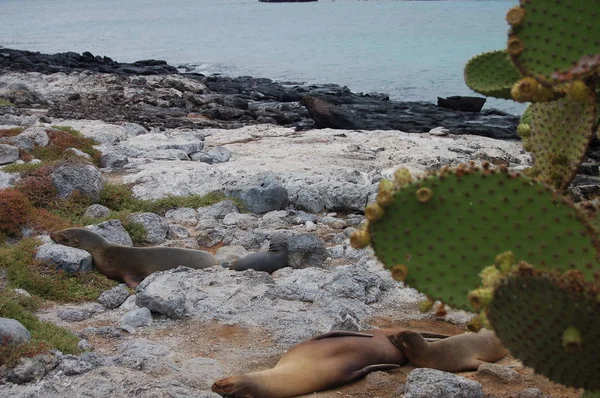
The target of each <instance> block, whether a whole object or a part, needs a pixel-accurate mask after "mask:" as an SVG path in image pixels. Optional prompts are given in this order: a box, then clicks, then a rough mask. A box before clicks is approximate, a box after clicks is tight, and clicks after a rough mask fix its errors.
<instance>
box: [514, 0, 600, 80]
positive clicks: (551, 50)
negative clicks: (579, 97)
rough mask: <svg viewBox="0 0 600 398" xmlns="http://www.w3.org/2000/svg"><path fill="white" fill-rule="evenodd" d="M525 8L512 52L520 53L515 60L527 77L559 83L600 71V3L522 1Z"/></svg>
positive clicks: (593, 0) (599, 0) (597, 0)
mask: <svg viewBox="0 0 600 398" xmlns="http://www.w3.org/2000/svg"><path fill="white" fill-rule="evenodd" d="M521 7H523V9H524V10H525V15H524V18H523V21H522V22H521V23H519V24H518V25H517V26H513V27H512V28H511V33H510V35H509V48H510V47H512V48H517V49H518V50H515V51H513V52H512V53H511V56H512V59H513V62H514V63H515V65H516V66H517V68H518V69H519V70H520V71H521V73H522V74H523V75H525V76H534V77H536V78H537V79H538V80H540V81H542V82H544V81H545V82H553V81H554V82H557V81H571V80H573V79H581V78H586V77H588V76H591V75H593V74H594V73H596V72H597V71H598V70H600V23H598V22H599V16H600V0H521ZM516 40H518V41H519V46H516V45H515V44H514V42H515V41H516ZM509 52H510V51H509Z"/></svg>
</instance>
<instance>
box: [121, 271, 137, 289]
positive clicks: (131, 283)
mask: <svg viewBox="0 0 600 398" xmlns="http://www.w3.org/2000/svg"><path fill="white" fill-rule="evenodd" d="M123 282H125V283H126V284H127V287H130V288H132V289H135V288H136V287H137V285H139V284H140V282H141V280H140V278H136V277H135V276H134V275H132V274H125V275H124V276H123Z"/></svg>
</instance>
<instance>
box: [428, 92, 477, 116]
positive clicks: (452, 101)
mask: <svg viewBox="0 0 600 398" xmlns="http://www.w3.org/2000/svg"><path fill="white" fill-rule="evenodd" d="M485 101H486V98H485V97H469V96H460V95H455V96H452V97H447V98H441V97H438V98H437V104H438V106H439V107H442V108H447V109H453V110H457V111H464V112H479V111H481V108H483V105H484V104H485Z"/></svg>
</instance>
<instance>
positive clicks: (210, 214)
mask: <svg viewBox="0 0 600 398" xmlns="http://www.w3.org/2000/svg"><path fill="white" fill-rule="evenodd" d="M239 212H240V209H238V207H237V205H236V204H235V203H234V202H233V201H231V200H222V201H220V202H218V203H215V204H214V205H210V206H206V207H199V208H198V219H203V218H215V219H218V220H222V219H223V218H225V216H226V215H227V214H229V213H239Z"/></svg>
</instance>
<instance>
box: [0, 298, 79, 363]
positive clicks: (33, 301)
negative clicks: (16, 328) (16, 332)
mask: <svg viewBox="0 0 600 398" xmlns="http://www.w3.org/2000/svg"><path fill="white" fill-rule="evenodd" d="M39 305H40V301H39V299H37V298H35V297H34V298H29V297H25V296H23V295H21V294H18V293H15V292H14V291H12V290H9V289H3V290H0V317H3V318H11V319H15V320H17V321H19V322H21V323H22V324H23V326H25V327H26V328H27V330H29V332H30V333H31V340H30V341H29V342H28V343H26V344H22V345H14V344H10V342H9V341H3V342H2V345H0V365H2V364H6V366H8V367H12V366H14V365H15V364H16V362H17V360H18V359H19V358H20V357H22V356H26V357H32V356H35V355H37V354H39V353H42V352H47V351H49V350H51V349H57V350H60V351H62V352H63V353H65V354H76V353H77V352H79V349H78V348H77V343H78V342H79V338H78V337H77V336H75V335H73V334H72V333H71V332H69V331H67V330H65V329H62V328H60V327H58V326H56V325H54V324H52V323H50V322H42V321H40V320H39V319H38V317H37V316H35V315H34V314H33V313H32V311H35V310H36V309H37V308H38V307H39Z"/></svg>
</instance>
